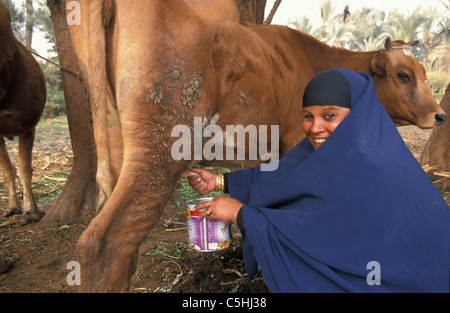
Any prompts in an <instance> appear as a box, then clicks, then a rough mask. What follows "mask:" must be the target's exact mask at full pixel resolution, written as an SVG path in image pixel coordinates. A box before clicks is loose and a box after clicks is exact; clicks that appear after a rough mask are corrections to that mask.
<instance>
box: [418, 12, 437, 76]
mask: <svg viewBox="0 0 450 313" xmlns="http://www.w3.org/2000/svg"><path fill="white" fill-rule="evenodd" d="M439 16H440V14H439V13H438V12H437V11H436V9H431V8H428V10H427V11H425V12H424V13H423V19H424V20H423V23H422V43H423V60H422V64H423V65H424V66H425V68H426V69H428V68H429V64H428V63H429V62H428V55H429V53H430V51H431V50H432V49H434V48H435V47H436V46H438V45H439V44H440V43H441V38H438V37H439V36H436V35H435V33H434V31H433V30H434V29H435V28H436V26H437V25H436V24H437V23H438V21H439V20H438V17H439Z"/></svg>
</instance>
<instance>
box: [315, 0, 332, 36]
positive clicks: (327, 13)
mask: <svg viewBox="0 0 450 313" xmlns="http://www.w3.org/2000/svg"><path fill="white" fill-rule="evenodd" d="M335 11H336V6H335V5H333V3H332V2H331V0H322V3H321V4H320V18H321V20H322V25H321V27H320V30H319V33H318V37H319V38H320V39H323V38H325V37H326V36H327V33H328V30H327V28H328V26H329V23H330V22H331V20H332V18H333V15H334V12H335Z"/></svg>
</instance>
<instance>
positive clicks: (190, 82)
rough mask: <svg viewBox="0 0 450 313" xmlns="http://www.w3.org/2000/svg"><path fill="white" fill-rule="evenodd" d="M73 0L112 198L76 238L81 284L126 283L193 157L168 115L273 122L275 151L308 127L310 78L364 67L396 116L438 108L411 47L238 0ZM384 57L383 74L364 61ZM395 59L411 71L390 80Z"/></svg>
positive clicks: (77, 44) (91, 287) (75, 36)
mask: <svg viewBox="0 0 450 313" xmlns="http://www.w3.org/2000/svg"><path fill="white" fill-rule="evenodd" d="M79 3H80V4H81V5H80V8H81V24H80V25H72V26H71V27H70V31H71V36H72V40H73V44H74V48H75V51H76V53H77V57H78V60H79V64H80V68H81V70H82V74H83V79H84V80H85V82H86V85H87V87H88V92H89V98H90V101H91V105H92V112H93V119H94V121H93V122H94V132H95V139H96V144H97V149H98V160H99V164H98V173H97V179H98V183H99V186H100V189H101V190H102V191H103V193H104V196H105V199H108V200H107V202H106V204H105V206H104V207H103V209H102V210H101V211H100V213H99V214H98V215H97V217H96V218H95V219H94V220H93V221H92V222H91V224H90V225H89V227H88V229H87V230H86V231H85V232H84V233H83V235H82V237H81V238H80V240H79V243H78V246H77V256H78V260H79V262H80V263H81V268H82V285H81V288H80V289H81V291H94V292H96V291H123V290H126V289H127V288H128V283H129V281H130V278H131V276H132V275H133V273H134V270H135V266H136V262H137V251H138V248H139V245H140V244H141V242H142V240H143V239H144V238H145V236H146V235H147V233H148V232H149V229H150V228H151V226H152V225H153V224H154V223H155V222H156V221H157V220H158V218H159V214H160V211H161V209H162V208H163V207H164V206H165V204H166V202H167V200H168V199H169V197H170V193H171V191H172V190H173V188H174V186H175V184H176V181H177V179H178V178H179V177H180V175H181V173H182V172H183V171H184V170H186V169H187V168H188V167H189V166H191V165H192V164H194V163H196V160H190V159H188V160H180V161H176V160H174V158H173V157H172V155H171V147H172V145H173V144H174V143H175V141H176V140H177V138H174V137H172V136H171V130H172V129H173V128H174V126H176V125H180V124H181V125H186V126H187V127H188V129H189V130H191V131H192V130H194V126H195V123H194V118H196V117H200V118H202V121H203V126H208V125H210V124H217V125H218V126H220V127H221V128H222V129H225V126H226V125H243V126H248V125H269V126H270V125H279V131H280V138H279V140H280V142H279V143H280V156H282V155H284V154H285V153H286V152H287V151H288V150H289V149H290V148H292V147H293V146H295V145H296V144H297V143H298V142H299V141H300V140H301V139H302V138H303V137H304V135H303V134H302V132H301V126H300V125H301V115H300V111H301V104H302V103H301V101H302V94H303V90H304V88H305V86H306V84H307V82H308V81H309V80H310V79H311V78H312V77H313V76H314V75H315V74H316V73H318V72H320V71H323V70H326V69H330V68H337V67H342V68H348V69H352V70H358V71H364V72H368V73H370V74H372V75H373V77H374V80H375V83H376V85H378V86H382V88H377V90H378V92H379V96H380V99H381V100H382V102H383V104H384V105H385V107H386V109H387V110H388V111H389V112H390V113H391V112H395V116H396V117H399V118H403V117H404V119H405V120H408V121H409V122H410V123H415V124H417V125H418V126H421V127H432V126H435V125H436V123H435V115H436V114H443V111H442V110H441V109H440V108H439V106H438V105H437V103H436V101H435V100H434V98H433V97H432V95H431V93H430V92H429V91H428V90H427V89H426V88H425V83H424V82H423V80H419V79H415V78H417V77H423V72H422V69H421V68H419V67H417V66H416V65H415V64H416V63H415V62H416V60H415V59H414V57H412V56H407V55H406V54H402V52H401V51H399V50H380V51H378V52H375V51H372V52H352V51H348V50H344V49H338V48H331V47H329V46H327V45H325V44H323V43H321V42H320V41H318V40H316V39H314V38H313V37H311V36H309V35H307V34H304V33H302V32H299V31H296V30H293V29H290V28H288V27H285V26H271V25H246V24H240V23H239V13H238V10H237V7H236V5H235V2H234V0H221V1H218V0H217V1H213V0H204V1H200V0H196V1H187V0H186V1H183V0H164V1H157V0H135V1H133V2H129V1H125V0H116V1H112V0H107V1H103V0H81V1H79ZM68 13H70V12H68ZM398 52H400V53H398ZM380 56H383V58H385V64H384V65H385V66H386V71H385V72H383V73H379V72H378V71H374V70H373V66H372V63H373V62H372V60H373V59H374V58H375V57H377V58H379V57H380ZM384 65H383V66H384ZM399 70H402V71H407V73H408V74H409V75H410V76H411V77H412V78H414V79H413V82H412V83H411V84H403V85H400V84H398V81H397V80H398V79H399V78H398V73H397V72H398V71H399ZM411 91H413V92H412V93H414V95H408V96H406V97H405V96H404V94H408V93H409V94H411ZM408 99H409V100H408ZM412 100H414V103H412V104H409V105H408V101H412ZM433 101H434V102H433ZM411 115H414V116H416V117H417V118H415V119H413V118H410V116H411ZM419 116H420V118H419ZM423 116H427V117H426V118H422V117H423ZM429 116H432V117H433V118H432V119H431V118H429ZM402 121H403V120H402ZM276 139H277V138H274V140H276ZM269 140H270V138H269ZM258 162H259V161H256V162H255V161H254V162H247V161H245V162H242V161H237V162H236V161H233V162H228V161H227V162H212V163H211V164H213V165H221V166H228V167H248V166H253V165H256V164H257V163H258Z"/></svg>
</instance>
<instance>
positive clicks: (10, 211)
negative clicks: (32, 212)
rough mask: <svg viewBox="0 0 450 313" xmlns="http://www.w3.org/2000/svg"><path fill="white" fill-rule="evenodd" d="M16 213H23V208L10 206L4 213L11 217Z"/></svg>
mask: <svg viewBox="0 0 450 313" xmlns="http://www.w3.org/2000/svg"><path fill="white" fill-rule="evenodd" d="M16 214H22V209H21V208H8V209H6V210H5V212H4V213H3V217H10V216H13V215H16Z"/></svg>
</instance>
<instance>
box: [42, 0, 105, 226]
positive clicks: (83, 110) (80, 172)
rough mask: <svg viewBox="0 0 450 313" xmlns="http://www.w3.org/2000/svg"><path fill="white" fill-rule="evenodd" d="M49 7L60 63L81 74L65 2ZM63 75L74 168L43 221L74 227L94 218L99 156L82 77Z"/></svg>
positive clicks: (53, 2) (54, 0)
mask: <svg viewBox="0 0 450 313" xmlns="http://www.w3.org/2000/svg"><path fill="white" fill-rule="evenodd" d="M47 5H48V7H49V9H50V12H51V15H52V20H53V27H54V30H55V37H56V43H57V47H58V55H59V60H60V64H61V66H63V67H65V68H68V69H70V70H72V71H73V72H75V73H79V72H80V70H79V66H78V62H77V58H76V55H75V51H74V49H73V47H72V41H71V38H70V33H69V29H68V26H67V22H66V10H65V1H64V0H47ZM61 76H62V81H63V87H64V97H65V101H66V110H67V119H68V122H69V129H70V138H71V142H72V150H73V165H72V171H71V173H70V175H69V177H68V179H67V182H66V184H65V185H64V188H63V190H62V193H61V195H60V196H59V197H58V199H57V201H56V203H55V204H54V205H53V206H52V208H51V209H50V211H49V212H48V213H47V215H46V216H45V217H44V219H43V220H42V221H41V222H42V223H53V222H61V223H65V224H72V223H75V222H79V221H82V220H85V219H91V217H92V216H91V213H93V210H94V209H95V207H96V199H97V187H96V186H97V185H96V179H95V174H96V168H97V155H96V149H95V142H94V137H93V129H92V117H91V112H90V106H89V102H88V98H87V92H86V90H85V87H84V84H83V82H82V78H81V75H79V76H76V75H74V74H72V73H69V72H67V71H65V70H61Z"/></svg>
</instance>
